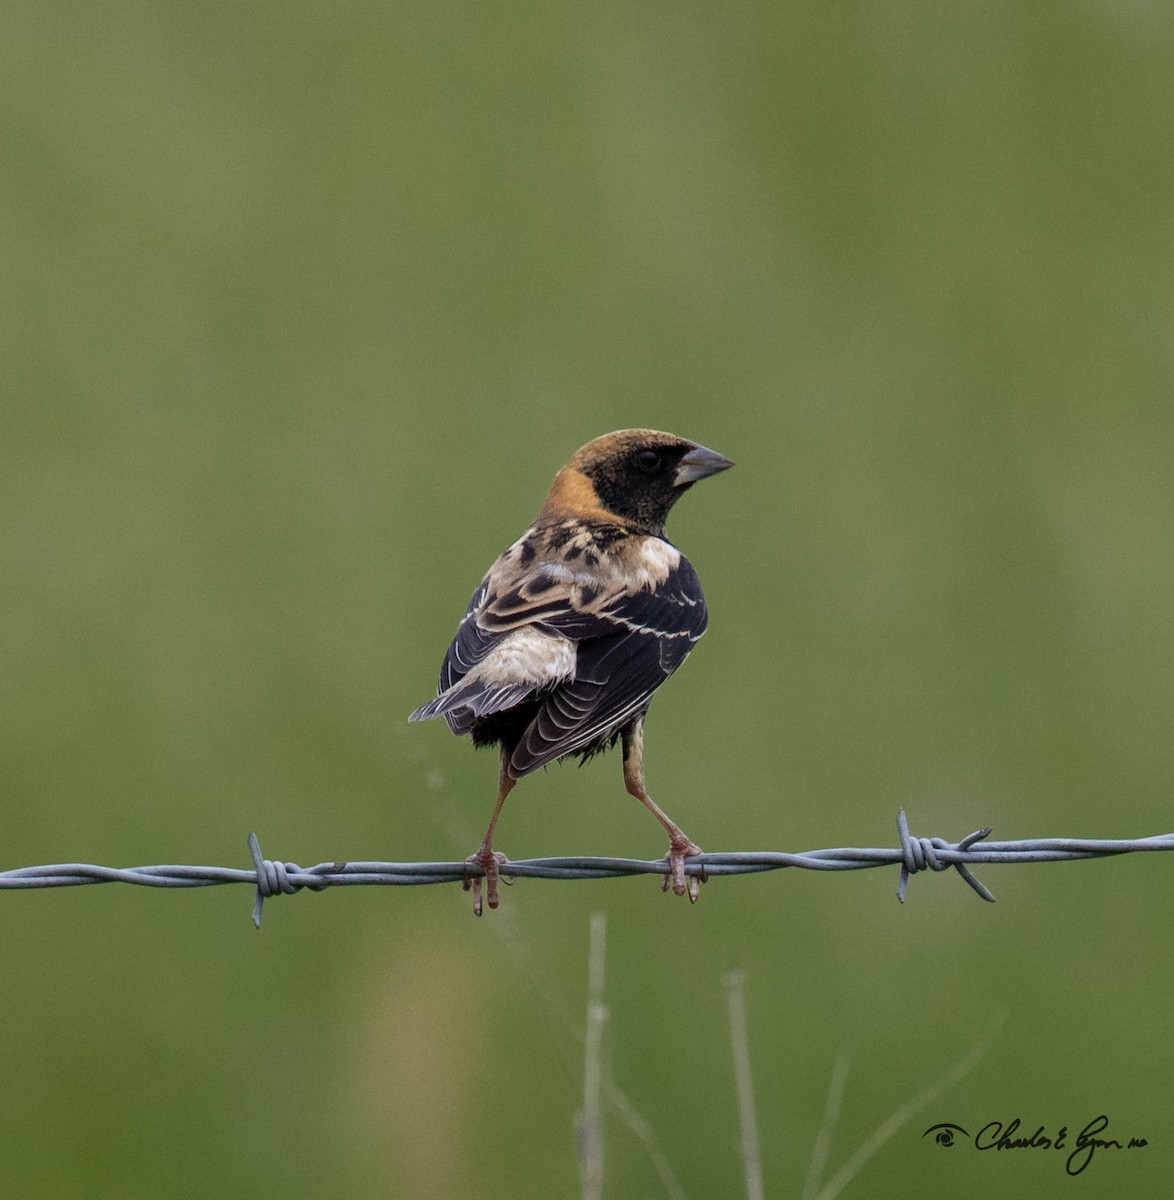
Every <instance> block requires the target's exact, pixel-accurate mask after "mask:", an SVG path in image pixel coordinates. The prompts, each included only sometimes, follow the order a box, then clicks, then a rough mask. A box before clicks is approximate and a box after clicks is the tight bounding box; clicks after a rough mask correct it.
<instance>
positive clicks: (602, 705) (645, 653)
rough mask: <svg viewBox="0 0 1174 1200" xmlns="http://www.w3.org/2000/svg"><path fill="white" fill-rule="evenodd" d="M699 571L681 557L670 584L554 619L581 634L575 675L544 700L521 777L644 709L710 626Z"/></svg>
mask: <svg viewBox="0 0 1174 1200" xmlns="http://www.w3.org/2000/svg"><path fill="white" fill-rule="evenodd" d="M707 620H708V617H707V614H706V609H705V597H704V596H703V595H702V592H701V584H700V582H699V581H698V579H697V573H696V572H695V571H694V570H693V567H692V565H691V564H690V563H689V560H688V559H686V558H684V557H682V558H681V559H680V561H679V563H678V564H677V565H676V566H675V567H674V568H672V569H671V570H670V571H669V573H668V576H667V578H666V579H665V580H664V582H663V583H660V584H658V585H657V586H654V587H652V588H640V589H639V590H637V591H628V590H625V589H621V590H619V591H617V592H616V593H615V594H614V595H613V596H612V597H610V598H609V599H608V600H607V602H606V603H605V604H603V606H602V607H601V608H600V609H599V610H598V612H594V613H582V612H580V613H568V614H566V615H565V616H562V617H561V618H558V619H556V620H555V622H553V623H552V624H554V626H555V627H557V628H558V629H559V631H560V632H562V633H565V634H566V635H567V636H569V637H573V638H577V639H579V648H578V656H577V659H576V663H575V674H574V677H573V678H571V679H568V680H565V681H562V682H560V683H559V684H558V685H557V686H556V687H554V688H553V689H552V690H551V691H550V692H549V694H548V695H547V696H546V697H545V699H544V701H543V704H542V707H541V708H540V709H539V710H538V714H537V716H535V718H534V720H533V721H532V722H531V723H530V725H529V726H528V727H527V729H526V731H525V733H524V734H523V735H522V738H521V740H520V741H519V743H518V745H517V747H516V748H515V750H514V753H513V756H512V759H511V761H510V774H511V775H513V776H514V777H515V778H520V777H521V776H523V775H526V774H529V773H530V772H531V771H535V770H537V769H538V768H539V767H541V766H545V765H546V764H547V763H550V762H553V761H554V760H555V759H558V758H562V757H563V756H564V755H567V754H573V753H574V752H575V751H576V750H580V749H583V748H584V747H587V746H590V744H591V743H592V742H595V741H597V740H598V739H600V738H606V737H607V736H608V735H609V734H611V733H612V732H614V731H615V730H617V729H618V728H619V727H620V726H621V725H623V724H624V723H625V722H627V721H628V720H630V719H631V718H632V717H634V716H637V715H639V714H640V713H642V712H643V711H644V710H645V709H646V708H647V707H648V704H649V701H650V700H651V699H652V693H653V692H655V691H656V689H657V688H658V687H660V685H661V684H662V683H664V681H665V680H666V679H668V677H669V676H670V675H671V674H672V673H673V672H674V671H675V670H676V669H677V668H678V667H679V666H680V665H681V663H683V662H684V661H685V659H686V657H687V656H688V654H689V651H690V650H692V649H693V646H694V644H695V643H696V642H697V639H698V638H700V637H701V635H702V634H703V633H704V632H705V627H706V624H707Z"/></svg>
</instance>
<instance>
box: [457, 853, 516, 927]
mask: <svg viewBox="0 0 1174 1200" xmlns="http://www.w3.org/2000/svg"><path fill="white" fill-rule="evenodd" d="M509 861H510V860H509V859H508V858H506V856H505V855H504V854H498V853H497V852H496V851H495V850H490V849H488V848H486V847H484V846H483V847H482V848H481V849H480V850H478V851H477V853H476V854H470V855H469V857H468V858H466V859H465V866H467V867H480V868H481V870H482V871H483V872H484V875H472V876H469V875H466V876H465V878H464V879H463V880H461V887H462V889H463V890H464V891H466V892H467V891H468V890H469V889H470V888H472V889H473V913H474V915H475V916H478V917H479V916H480V915H481V884H482V882H484V884H485V902H486V904H488V905H489V907H490V908H496V907H497V906H498V904H500V903H501V898H500V896H499V895H498V892H497V882H498V871H499V870H500V869H501V868H502V867H503V866H505V864H506V863H508V862H509ZM505 882H506V883H513V880H512V879H508V880H505Z"/></svg>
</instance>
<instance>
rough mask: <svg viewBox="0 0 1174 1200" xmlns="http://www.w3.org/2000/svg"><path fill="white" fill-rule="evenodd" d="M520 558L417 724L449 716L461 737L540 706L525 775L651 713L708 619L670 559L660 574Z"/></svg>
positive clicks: (483, 600)
mask: <svg viewBox="0 0 1174 1200" xmlns="http://www.w3.org/2000/svg"><path fill="white" fill-rule="evenodd" d="M660 546H662V547H664V546H665V543H660ZM667 549H670V550H671V548H667ZM515 550H516V546H515V547H511V550H510V551H507V552H506V553H505V554H503V555H502V556H501V558H499V559H498V560H497V562H496V563H494V565H493V567H491V568H490V570H489V572H488V574H487V575H486V576H485V578H484V579H483V580H482V582H481V584H480V586H479V587H478V588H477V590H476V591H475V592H474V593H473V597H472V599H471V600H470V601H469V607H468V610H467V611H466V613H465V616H464V618H463V619H462V621H461V623H460V625H459V626H458V628H457V632H456V635H455V636H454V638H453V640H452V644H451V645H450V646H449V648H448V653H447V654H446V655H445V657H444V662H443V663H442V664H441V668H440V680H439V689H438V691H439V694H438V696H437V698H436V699H435V700H433V701H432V702H431V703H429V704H426V705H424V706H423V707H422V708H419V709H417V710H416V712H414V713H413V714H412V716H411V718H410V719H412V720H422V719H424V718H427V717H434V716H441V715H443V716H444V717H445V719H446V720H447V721H448V723H449V725H450V726H451V728H452V729H453V731H454V732H456V733H466V732H468V730H469V729H470V728H471V727H472V723H473V720H474V719H475V718H476V717H480V716H485V715H488V714H490V713H494V712H501V711H503V710H505V709H508V708H512V707H513V706H514V705H516V704H519V703H521V702H522V701H523V700H525V699H528V698H531V697H534V696H538V695H545V697H546V699H545V703H544V705H543V707H542V708H541V709H540V711H539V713H538V716H537V717H536V718H535V720H534V721H533V722H532V723H531V725H530V727H529V728H528V729H527V731H526V733H525V735H524V736H523V738H522V741H521V743H520V744H519V746H518V748H517V750H516V752H515V755H514V766H515V769H516V770H517V771H518V772H519V774H525V773H528V772H529V771H532V770H535V769H537V768H538V767H540V766H542V765H544V764H545V763H548V762H551V761H553V760H554V759H556V758H560V757H562V756H563V755H564V754H569V753H572V752H573V751H574V750H576V749H578V748H579V747H581V746H584V745H586V744H587V743H588V742H590V741H592V740H594V739H596V738H598V737H599V736H600V735H601V734H602V733H606V732H607V731H610V730H611V729H614V728H616V727H617V726H618V725H619V724H621V723H622V722H623V721H625V720H626V719H627V718H628V717H629V716H631V715H633V714H635V713H637V712H639V711H640V710H641V709H642V708H644V707H646V706H647V704H648V701H649V699H650V697H651V696H652V693H653V692H654V691H655V690H656V688H657V687H659V686H660V684H662V683H663V682H664V681H665V680H666V679H667V678H668V677H669V676H670V675H671V674H672V673H673V671H675V670H676V669H677V667H679V666H680V665H681V663H682V662H684V660H685V657H686V656H687V655H688V653H689V651H690V650H691V649H692V648H693V644H694V643H695V642H696V641H697V639H698V638H699V637H700V636H701V635H702V634H703V633H704V632H705V626H706V622H707V615H706V609H705V598H704V596H703V595H702V592H701V584H700V582H699V581H698V579H697V574H696V572H695V571H694V570H693V567H692V565H691V564H690V563H689V561H688V559H686V558H684V557H683V556H681V555H678V554H677V552H676V551H675V550H671V558H669V557H668V556H665V555H661V556H660V557H661V558H663V559H664V561H663V562H661V563H660V569H658V570H657V571H656V572H655V574H650V573H649V571H648V570H647V569H637V570H635V571H631V572H628V571H619V572H617V571H609V572H604V571H601V570H599V569H596V570H591V569H587V568H586V567H581V568H580V569H573V568H572V567H571V566H568V565H567V564H565V563H563V562H559V561H546V562H544V561H530V562H526V563H524V564H523V562H522V561H520V559H519V556H518V555H517V554H515V553H514V551H515ZM522 631H525V632H522ZM511 639H512V640H511ZM572 648H574V654H573V655H571V653H570V651H571V649H572ZM519 651H521V653H519Z"/></svg>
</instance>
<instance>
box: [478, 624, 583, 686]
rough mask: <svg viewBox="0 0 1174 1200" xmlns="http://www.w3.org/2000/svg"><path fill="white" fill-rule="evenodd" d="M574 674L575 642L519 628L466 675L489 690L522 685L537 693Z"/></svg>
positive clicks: (509, 634) (529, 627) (559, 635)
mask: <svg viewBox="0 0 1174 1200" xmlns="http://www.w3.org/2000/svg"><path fill="white" fill-rule="evenodd" d="M574 675H575V643H574V642H572V641H571V640H570V638H565V637H563V636H562V635H561V634H557V633H543V632H542V631H541V630H539V629H534V628H533V627H532V626H525V625H524V626H522V628H521V629H515V630H514V631H513V632H512V633H507V634H506V635H505V637H503V638H502V639H501V641H500V642H498V644H497V645H496V646H494V648H493V649H492V650H490V652H489V653H488V654H487V655H486V656H485V657H484V658H483V659H482V660H481V661H480V662H479V663H478V664H477V665H476V666H475V667H474V668H473V669H472V670H471V671H470V672H469V673H468V674H467V675H466V676H465V680H464V681H465V682H468V683H472V682H474V681H481V682H484V683H485V684H487V685H488V686H489V687H495V688H496V687H511V686H517V685H518V684H525V685H526V686H527V687H530V688H533V689H534V690H535V691H538V690H539V689H540V688H545V687H551V686H553V685H554V684H556V683H561V682H562V681H563V680H564V679H573V678H574Z"/></svg>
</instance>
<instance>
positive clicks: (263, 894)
mask: <svg viewBox="0 0 1174 1200" xmlns="http://www.w3.org/2000/svg"><path fill="white" fill-rule="evenodd" d="M990 832H991V831H990V829H978V830H975V832H974V833H971V834H969V835H967V836H966V837H964V838H963V839H962V840H961V841H959V842H950V841H947V840H946V839H945V838H940V837H929V838H921V837H914V836H913V834H911V833H910V832H909V822H908V820H907V819H906V817H905V810H904V809H901V810H900V811H899V812H898V813H897V834H898V839H899V844H898V845H897V846H893V847H876V848H868V847H846V846H839V847H835V848H832V849H827V850H806V851H804V852H802V853H799V854H789V853H786V852H784V851H777V850H749V851H734V852H731V853H719V854H697V855H694V856H693V857H691V858H688V859H686V860H685V873H686V874H687V875H696V876H700V877H702V878H706V877H709V876H713V875H750V874H754V873H757V872H759V871H778V870H782V869H783V868H785V867H799V868H801V869H802V870H805V871H861V870H866V869H868V868H870V867H887V866H898V867H899V868H900V876H899V880H898V883H897V899H898V900H900V901H902V902H904V900H905V889H906V887H907V886H908V882H909V878H910V876H912V875H915V874H916V873H917V872H918V871H926V870H929V871H945V870H947V869H948V868H950V867H953V868H954V870H955V871H957V872H958V874H959V875H960V876H961V877H962V878H963V879H964V880H965V881H966V882H967V883H968V884H969V885H970V887H971V888H973V889H974V891H975V892H977V893H978V895H979V896H981V897H982V898H983V899H984V900H989V901H992V902H993V901H994V896H992V895H991V893H990V892H989V891H988V890H987V888H986V887H985V886H984V885H983V884H982V883H981V882H980V881H979V880H978V879H976V878H975V876H974V874H973V873H972V871H971V869H970V868H971V867H974V866H976V865H978V864H982V863H1039V862H1071V861H1074V860H1077V859H1084V858H1107V857H1109V856H1111V855H1115V854H1139V853H1142V852H1145V851H1154V850H1174V833H1161V834H1157V835H1155V836H1153V837H1143V838H1128V839H1086V838H1030V839H1027V840H1023V841H1014V842H994V841H987V840H986V839H987V838H988V837H989V835H990ZM248 844H249V853H250V854H251V855H252V860H253V867H252V869H251V870H247V869H242V868H236V867H203V866H166V865H162V866H150V867H102V866H95V865H93V864H91V863H54V864H50V865H47V866H41V867H17V868H15V869H14V870H11V871H0V890H3V889H18V888H47V887H79V886H82V885H85V884H95V883H133V884H138V885H140V886H142V887H165V888H192V887H214V886H216V885H217V884H222V883H245V884H249V885H250V886H251V887H253V888H254V889H255V899H254V903H253V924H254V925H256V926H257V927H258V928H259V927H260V925H261V909H262V907H263V905H264V902H265V900H266V898H267V897H270V896H277V895H281V894H285V895H291V894H292V893H294V892H299V891H301V890H302V889H303V888H309V889H310V890H311V891H315V892H320V891H322V890H323V889H325V888H328V887H344V886H345V887H354V886H357V885H369V886H377V887H400V886H406V885H412V884H425V883H467V882H468V881H469V880H470V879H473V878H475V877H476V876H478V875H481V874H483V871H482V869H481V868H480V867H479V866H476V865H472V864H469V863H465V862H415V863H396V862H325V863H319V864H318V865H317V866H313V867H301V866H299V865H298V864H297V863H294V862H277V861H272V860H270V859H267V858H265V857H264V856H263V855H262V854H261V845H260V843H259V842H258V840H257V835H256V834H255V833H250V834H249V838H248ZM666 869H667V866H666V862H665V860H664V859H663V858H657V859H650V860H645V859H638V858H599V857H583V856H577V857H566V858H525V859H519V860H517V861H516V862H507V863H505V864H503V865H502V866H501V868H500V874H501V876H502V877H503V878H505V879H613V878H616V877H618V876H622V875H663V874H664V873H665V871H666Z"/></svg>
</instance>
